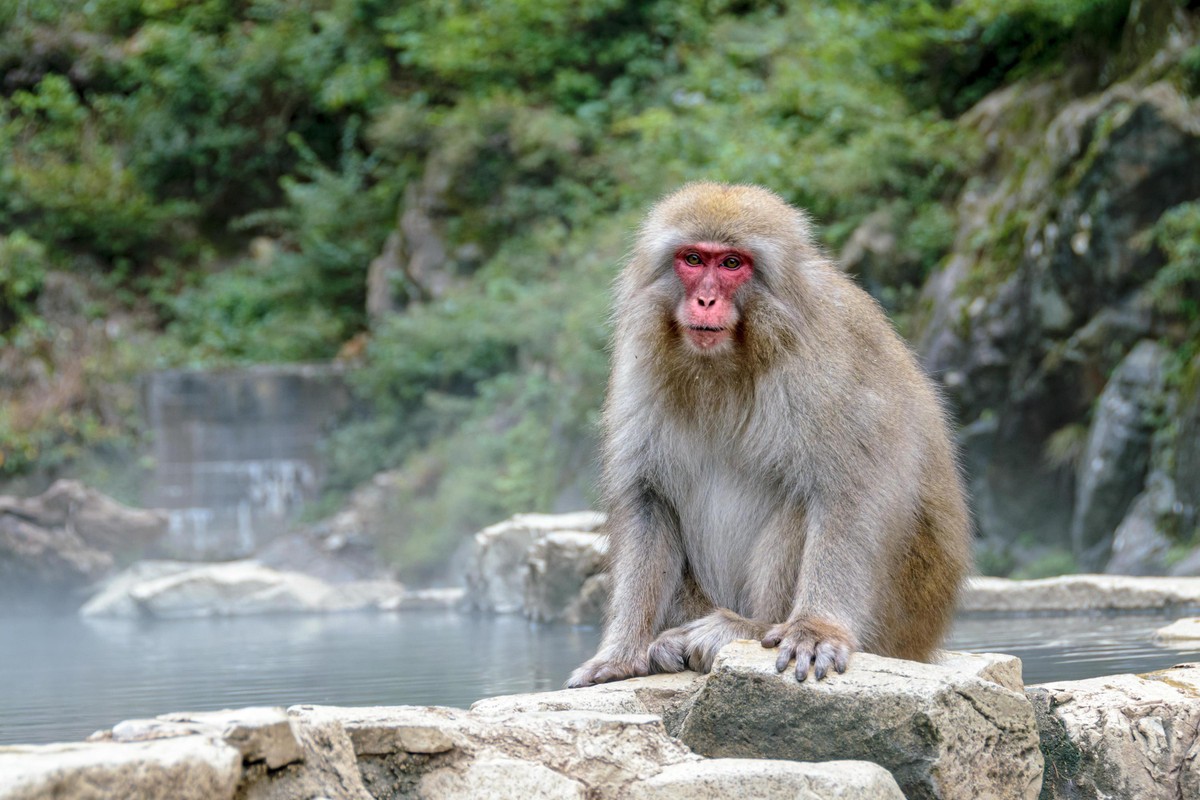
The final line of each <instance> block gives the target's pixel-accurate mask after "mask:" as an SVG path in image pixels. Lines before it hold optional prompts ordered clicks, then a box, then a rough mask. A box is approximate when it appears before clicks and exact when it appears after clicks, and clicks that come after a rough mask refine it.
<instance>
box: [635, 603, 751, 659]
mask: <svg viewBox="0 0 1200 800" xmlns="http://www.w3.org/2000/svg"><path fill="white" fill-rule="evenodd" d="M766 628H767V626H766V625H764V624H763V623H761V622H755V621H754V620H752V619H746V618H745V617H742V616H739V615H738V614H735V613H733V612H732V611H729V610H728V609H724V608H719V609H717V610H716V611H714V612H713V613H711V614H708V615H707V616H703V617H700V618H699V619H694V620H692V621H691V622H689V623H687V624H686V625H680V626H679V627H678V628H671V629H670V630H666V631H663V632H662V633H660V634H659V635H658V638H657V639H655V640H654V641H653V642H652V643H651V644H650V668H651V670H652V671H654V672H680V671H682V670H685V669H692V670H695V671H696V672H708V671H709V670H711V669H712V665H713V659H715V658H716V657H717V653H718V652H719V651H720V649H721V648H722V647H724V646H725V645H727V644H729V643H730V642H732V641H733V640H734V639H759V638H761V637H762V635H763V633H764V632H765V631H766Z"/></svg>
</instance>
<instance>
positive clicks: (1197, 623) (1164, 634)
mask: <svg viewBox="0 0 1200 800" xmlns="http://www.w3.org/2000/svg"><path fill="white" fill-rule="evenodd" d="M1154 641H1156V642H1158V643H1159V644H1161V645H1164V646H1166V647H1172V646H1175V647H1195V646H1196V645H1197V644H1200V617H1186V618H1184V619H1177V620H1175V621H1174V622H1172V623H1171V624H1170V625H1166V626H1164V627H1162V628H1159V629H1158V630H1157V631H1155V632H1154Z"/></svg>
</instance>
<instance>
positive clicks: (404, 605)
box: [379, 586, 467, 611]
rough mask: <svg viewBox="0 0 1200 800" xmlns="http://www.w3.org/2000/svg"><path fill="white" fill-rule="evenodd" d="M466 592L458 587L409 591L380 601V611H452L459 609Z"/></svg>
mask: <svg viewBox="0 0 1200 800" xmlns="http://www.w3.org/2000/svg"><path fill="white" fill-rule="evenodd" d="M466 594H467V590H466V589H463V588H462V587H459V586H452V587H447V588H437V589H409V590H408V591H405V592H404V593H403V594H401V595H398V596H396V597H393V598H389V599H387V600H384V601H382V602H381V603H380V604H379V609H380V610H381V611H453V610H455V609H458V608H461V607H462V605H463V603H464V602H465V600H466Z"/></svg>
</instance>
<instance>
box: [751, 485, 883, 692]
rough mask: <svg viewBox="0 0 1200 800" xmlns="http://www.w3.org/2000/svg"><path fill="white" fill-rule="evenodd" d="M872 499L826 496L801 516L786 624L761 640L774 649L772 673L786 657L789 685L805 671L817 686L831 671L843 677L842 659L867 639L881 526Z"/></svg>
mask: <svg viewBox="0 0 1200 800" xmlns="http://www.w3.org/2000/svg"><path fill="white" fill-rule="evenodd" d="M872 500H873V498H867V497H865V496H863V495H859V496H857V497H854V496H851V493H849V492H845V491H842V492H837V493H832V494H826V495H824V496H823V499H821V500H819V501H817V502H815V503H813V504H811V505H809V507H808V508H807V509H806V514H805V516H806V526H805V528H806V534H805V537H806V538H805V544H804V557H803V559H802V561H801V566H800V576H799V580H798V581H797V586H796V590H795V595H794V603H793V606H792V611H791V613H790V614H789V615H788V619H787V621H786V622H783V623H782V624H780V625H776V626H775V627H773V628H772V629H771V630H769V631H768V632H767V635H766V636H764V637H763V640H762V644H763V646H764V647H776V646H778V647H779V658H778V659H777V660H776V663H775V668H776V669H777V670H779V671H780V672H782V671H783V670H785V669H786V668H787V665H788V663H789V662H790V661H791V660H792V658H793V657H794V658H795V659H796V678H797V679H798V680H801V681H803V680H804V679H805V678H806V677H807V676H808V672H809V669H810V668H811V669H812V671H813V674H814V675H815V676H816V678H817V680H820V679H822V678H824V677H825V675H826V673H827V672H828V671H829V670H830V668H833V669H835V670H837V671H838V672H845V670H846V665H847V662H848V661H849V658H850V654H851V653H852V652H854V651H855V650H857V649H858V648H859V646H860V645H861V644H862V643H863V641H864V640H865V639H866V638H868V637H869V635H870V625H871V619H872V613H873V611H874V607H875V604H874V602H873V600H874V597H873V588H874V587H875V586H876V585H877V581H878V580H879V579H881V578H882V577H883V576H881V575H877V574H874V573H875V572H876V571H877V570H878V568H879V565H881V564H882V563H883V562H884V559H885V554H884V552H883V551H884V548H885V546H886V542H885V539H886V536H887V532H888V530H889V528H890V525H889V522H890V521H889V520H886V519H885V517H886V513H885V512H884V511H883V510H882V509H877V508H875V507H873V506H872V504H871V503H872Z"/></svg>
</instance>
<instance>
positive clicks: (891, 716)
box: [680, 642, 1042, 800]
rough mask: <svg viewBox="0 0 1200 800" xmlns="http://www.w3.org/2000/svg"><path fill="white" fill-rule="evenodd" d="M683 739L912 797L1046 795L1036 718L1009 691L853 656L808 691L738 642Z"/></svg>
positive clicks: (696, 705) (934, 670)
mask: <svg viewBox="0 0 1200 800" xmlns="http://www.w3.org/2000/svg"><path fill="white" fill-rule="evenodd" d="M680 739H681V740H682V741H683V742H684V743H686V744H687V745H688V746H689V747H691V748H692V749H693V750H694V751H696V752H697V753H700V754H702V755H705V756H711V757H719V758H756V757H774V758H786V759H789V760H796V761H822V760H827V759H844V758H853V759H862V760H865V761H872V762H874V763H876V764H880V765H882V766H884V767H886V768H887V769H889V770H890V771H891V773H892V775H893V776H894V777H895V779H896V782H897V783H898V784H899V786H900V788H901V790H902V791H903V792H904V793H905V796H907V797H909V798H958V797H961V798H1017V797H1023V798H1029V800H1032V799H1033V798H1036V797H1037V796H1038V791H1039V789H1040V787H1041V776H1042V758H1041V753H1040V752H1039V751H1038V732H1037V727H1036V725H1035V723H1034V718H1033V711H1032V709H1031V708H1030V707H1029V704H1028V703H1027V702H1026V701H1025V699H1024V698H1023V697H1022V696H1021V695H1019V694H1017V693H1016V692H1013V691H1011V690H1008V689H1004V688H1002V687H1000V686H998V685H996V684H994V683H990V682H988V681H985V680H982V679H980V678H976V677H972V676H964V675H962V674H959V673H956V672H954V671H953V670H951V669H948V668H945V667H938V666H935V665H930V664H917V663H913V662H907V661H898V660H895V659H886V658H881V657H879V656H872V655H868V654H862V653H859V654H856V655H855V656H854V657H853V658H852V659H851V662H850V668H849V669H848V670H847V671H846V672H845V674H843V675H833V676H830V677H828V678H826V679H825V680H823V681H812V680H810V681H806V682H805V683H803V684H801V683H799V682H797V681H796V680H795V678H794V677H793V676H792V674H791V673H790V672H785V673H783V674H779V673H777V672H776V671H775V666H774V654H773V653H772V652H770V651H766V650H764V649H763V648H762V647H761V646H760V645H759V644H758V643H755V642H734V643H732V644H730V645H728V646H727V647H726V648H725V649H723V650H722V651H721V653H720V654H719V655H718V656H717V661H716V663H715V665H714V667H713V671H712V673H711V674H710V675H709V677H708V679H707V681H706V682H705V685H704V688H703V689H701V690H700V692H699V694H697V695H696V698H695V700H694V701H693V702H692V706H691V709H690V710H689V711H688V713H687V718H686V719H685V720H684V723H683V728H682V730H681V731H680Z"/></svg>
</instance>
